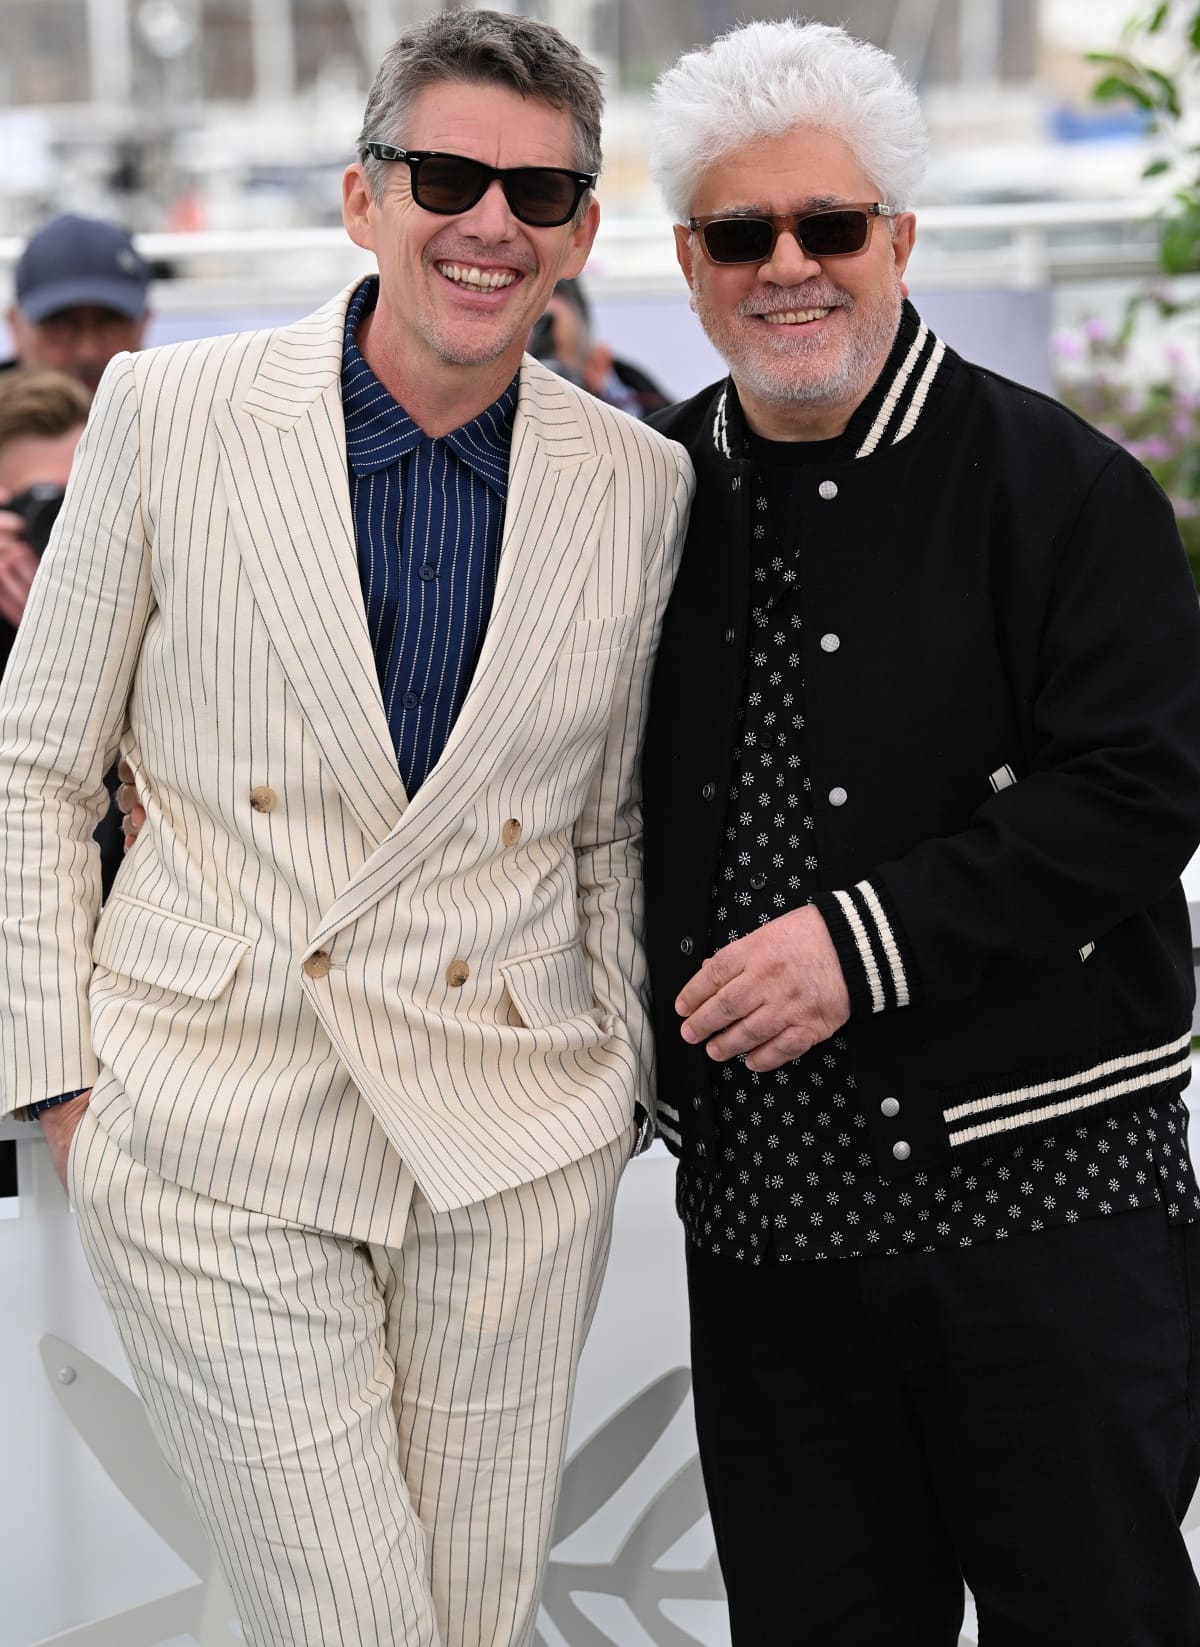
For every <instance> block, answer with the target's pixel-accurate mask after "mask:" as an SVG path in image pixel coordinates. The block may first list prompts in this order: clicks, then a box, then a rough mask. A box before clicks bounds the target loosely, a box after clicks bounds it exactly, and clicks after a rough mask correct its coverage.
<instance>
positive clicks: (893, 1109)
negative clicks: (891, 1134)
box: [879, 1098, 900, 1121]
mask: <svg viewBox="0 0 1200 1647" xmlns="http://www.w3.org/2000/svg"><path fill="white" fill-rule="evenodd" d="M879 1111H880V1114H881V1115H886V1116H887V1118H888V1120H889V1121H893V1120H895V1118H896V1116H897V1115H899V1113H900V1100H899V1098H885V1099H884V1100H883V1102H882V1104H880V1106H879Z"/></svg>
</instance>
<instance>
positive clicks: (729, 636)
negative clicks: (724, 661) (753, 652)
mask: <svg viewBox="0 0 1200 1647" xmlns="http://www.w3.org/2000/svg"><path fill="white" fill-rule="evenodd" d="M736 639H737V630H736V629H727V630H726V631H725V644H726V646H732V645H733V643H734V641H735V640H736Z"/></svg>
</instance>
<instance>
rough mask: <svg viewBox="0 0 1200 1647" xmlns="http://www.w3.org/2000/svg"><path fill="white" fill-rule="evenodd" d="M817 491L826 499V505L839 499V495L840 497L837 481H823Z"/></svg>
mask: <svg viewBox="0 0 1200 1647" xmlns="http://www.w3.org/2000/svg"><path fill="white" fill-rule="evenodd" d="M817 491H818V493H819V494H820V495H821V497H823V498H824V499H825V501H826V503H831V502H832V501H833V499H834V498H835V497H837V495H838V487H837V481H836V480H823V481H822V482H821V484H820V485H819V486H818V487H817Z"/></svg>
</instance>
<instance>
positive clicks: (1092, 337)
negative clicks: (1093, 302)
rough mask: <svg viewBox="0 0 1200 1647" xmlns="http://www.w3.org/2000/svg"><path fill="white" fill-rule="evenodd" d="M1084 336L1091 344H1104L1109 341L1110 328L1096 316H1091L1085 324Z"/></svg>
mask: <svg viewBox="0 0 1200 1647" xmlns="http://www.w3.org/2000/svg"><path fill="white" fill-rule="evenodd" d="M1083 335H1084V337H1086V338H1087V340H1088V342H1089V343H1104V342H1106V341H1107V339H1108V327H1107V326H1106V325H1105V324H1104V322H1103V321H1102V320H1100V319H1098V318H1097V316H1095V315H1089V316H1088V318H1087V319H1086V320H1085V321H1084V323H1083Z"/></svg>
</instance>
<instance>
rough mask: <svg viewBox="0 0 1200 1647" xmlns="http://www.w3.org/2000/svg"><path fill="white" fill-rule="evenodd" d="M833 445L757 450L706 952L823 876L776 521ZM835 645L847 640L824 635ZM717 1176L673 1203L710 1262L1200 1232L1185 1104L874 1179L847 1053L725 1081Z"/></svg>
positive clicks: (790, 561)
mask: <svg viewBox="0 0 1200 1647" xmlns="http://www.w3.org/2000/svg"><path fill="white" fill-rule="evenodd" d="M835 445H836V443H828V442H820V443H804V444H803V445H800V444H783V443H776V442H772V441H762V440H755V441H754V442H753V448H752V449H753V453H754V456H755V460H756V474H757V480H758V485H757V488H756V496H755V499H754V506H753V508H752V526H751V544H750V589H751V596H750V601H751V613H750V641H749V644H748V651H747V662H746V673H745V678H744V681H743V689H742V703H741V708H740V710H739V716H738V729H739V730H738V741H737V745H736V748H735V752H734V758H733V771H732V774H731V782H730V787H729V801H728V810H727V813H726V820H725V833H724V839H723V844H722V851H721V855H720V859H719V862H718V865H717V873H716V880H715V885H714V889H713V898H712V904H711V910H710V924H709V948H710V950H715V949H718V948H720V947H721V946H722V945H724V944H727V943H731V942H733V941H735V940H736V939H738V938H740V937H743V936H744V935H745V934H746V933H748V932H751V931H753V930H754V929H755V927H758V926H764V925H765V924H766V923H767V922H768V921H771V920H773V919H775V917H777V916H779V915H782V914H784V913H785V912H786V911H787V910H789V909H794V908H796V907H797V906H798V905H800V904H803V903H807V902H810V901H811V899H812V897H813V894H814V893H815V892H816V890H817V887H818V881H817V872H818V870H819V868H820V864H819V860H818V855H817V847H816V831H815V817H814V808H813V806H812V800H811V788H812V784H811V778H810V776H809V772H808V758H807V739H806V728H805V719H804V680H803V678H802V676H801V674H800V668H801V655H802V654H801V647H800V639H799V631H800V629H801V627H802V624H803V612H802V603H801V592H802V576H801V570H802V567H801V560H800V556H799V553H798V550H799V545H798V544H796V543H795V542H794V541H793V540H792V539H791V537H790V535H789V534H788V532H787V531H786V529H785V530H780V529H779V524H778V523H780V522H787V521H788V520H790V519H794V518H795V514H794V512H793V511H792V510H791V509H790V508H789V497H790V495H791V492H792V489H793V487H794V486H795V485H796V484H797V483H798V478H799V475H800V472H801V466H802V465H809V464H812V463H815V462H819V461H820V460H821V458H822V457H825V456H828V455H831V449H832V448H833V447H834V446H835ZM819 644H820V645H821V647H822V648H823V649H825V650H832V649H836V648H837V647H838V646H839V645H840V637H839V636H837V635H833V634H830V635H823V636H822V637H821V639H820V642H819ZM716 1123H717V1137H716V1148H715V1151H714V1152H713V1157H712V1160H713V1165H711V1166H709V1167H705V1168H703V1169H702V1168H700V1167H697V1166H695V1165H692V1164H689V1163H687V1162H683V1163H681V1164H680V1167H679V1174H678V1179H677V1192H676V1195H677V1204H678V1208H679V1213H680V1216H681V1217H682V1219H683V1222H684V1225H685V1227H686V1229H687V1233H688V1237H689V1239H690V1240H691V1241H692V1242H694V1243H695V1244H696V1245H697V1246H699V1247H702V1248H703V1249H704V1250H705V1251H707V1252H712V1253H715V1254H718V1255H723V1256H729V1257H733V1258H738V1259H742V1260H744V1261H746V1262H749V1263H761V1262H762V1260H763V1259H764V1258H769V1259H775V1260H781V1261H786V1260H794V1259H821V1258H835V1257H843V1258H858V1257H864V1256H870V1255H875V1254H881V1255H883V1254H895V1253H900V1252H914V1251H920V1252H934V1251H938V1250H941V1249H945V1248H950V1247H966V1246H972V1245H974V1244H976V1243H978V1242H981V1241H992V1240H1004V1239H1006V1238H1007V1237H1009V1236H1012V1235H1019V1234H1024V1233H1027V1232H1029V1231H1034V1230H1042V1229H1051V1228H1054V1227H1055V1226H1057V1225H1062V1224H1072V1223H1077V1222H1079V1221H1080V1220H1081V1219H1084V1218H1096V1217H1103V1216H1105V1215H1107V1214H1110V1213H1116V1212H1123V1211H1128V1210H1131V1209H1133V1208H1137V1207H1144V1206H1149V1205H1151V1204H1153V1203H1155V1202H1162V1203H1163V1204H1164V1205H1165V1206H1166V1208H1167V1213H1168V1216H1169V1217H1170V1218H1171V1219H1172V1221H1173V1222H1181V1223H1193V1222H1195V1221H1197V1219H1200V1192H1198V1190H1197V1185H1196V1179H1195V1174H1194V1172H1193V1170H1192V1165H1191V1160H1190V1156H1189V1152H1188V1143H1187V1108H1186V1106H1185V1104H1184V1102H1183V1100H1182V1099H1181V1098H1179V1097H1177V1096H1175V1095H1174V1094H1171V1093H1167V1094H1165V1095H1164V1096H1163V1097H1162V1099H1161V1101H1159V1102H1154V1101H1153V1097H1152V1096H1151V1101H1150V1102H1148V1103H1145V1104H1143V1105H1142V1106H1141V1107H1140V1108H1139V1109H1138V1110H1137V1111H1136V1112H1134V1113H1131V1114H1129V1115H1126V1116H1120V1117H1110V1118H1108V1119H1107V1120H1105V1121H1102V1122H1092V1123H1091V1124H1088V1125H1080V1126H1078V1127H1075V1128H1074V1129H1072V1130H1069V1131H1065V1132H1061V1133H1058V1134H1056V1135H1054V1136H1051V1137H1045V1138H1041V1139H1038V1140H1037V1141H1036V1143H1028V1142H1027V1143H1025V1144H1023V1145H1021V1146H1018V1147H1017V1148H1015V1149H1011V1150H1005V1151H1000V1150H998V1151H997V1152H996V1153H995V1154H994V1155H991V1156H988V1157H986V1158H985V1159H983V1160H981V1161H977V1162H974V1163H972V1164H971V1165H969V1166H960V1165H955V1166H948V1167H945V1168H943V1169H941V1170H938V1171H930V1172H919V1173H916V1174H915V1175H914V1176H912V1177H911V1178H906V1179H903V1180H899V1181H897V1180H885V1179H882V1178H880V1176H879V1174H878V1172H877V1171H876V1170H875V1166H874V1160H873V1157H872V1154H871V1150H870V1145H869V1143H868V1140H867V1136H866V1119H865V1116H864V1114H863V1110H862V1106H861V1104H860V1103H859V1101H858V1098H857V1096H856V1088H855V1080H854V1072H853V1069H852V1068H851V1065H850V1060H849V1056H848V1053H847V1048H846V1042H845V1040H844V1039H843V1037H841V1036H840V1035H838V1036H834V1037H833V1039H832V1040H831V1041H826V1042H824V1043H822V1044H821V1045H819V1046H816V1047H814V1048H812V1050H811V1051H810V1052H808V1053H807V1054H805V1056H804V1057H802V1058H799V1059H796V1060H795V1061H794V1062H793V1063H790V1064H786V1065H785V1066H784V1067H783V1068H782V1069H778V1070H774V1071H771V1072H768V1073H764V1074H756V1073H755V1072H753V1071H751V1070H748V1069H747V1068H746V1066H745V1063H744V1061H743V1060H742V1059H740V1058H739V1059H735V1060H732V1061H731V1062H729V1063H726V1064H723V1065H722V1066H720V1068H719V1070H718V1072H717V1077H716Z"/></svg>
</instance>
